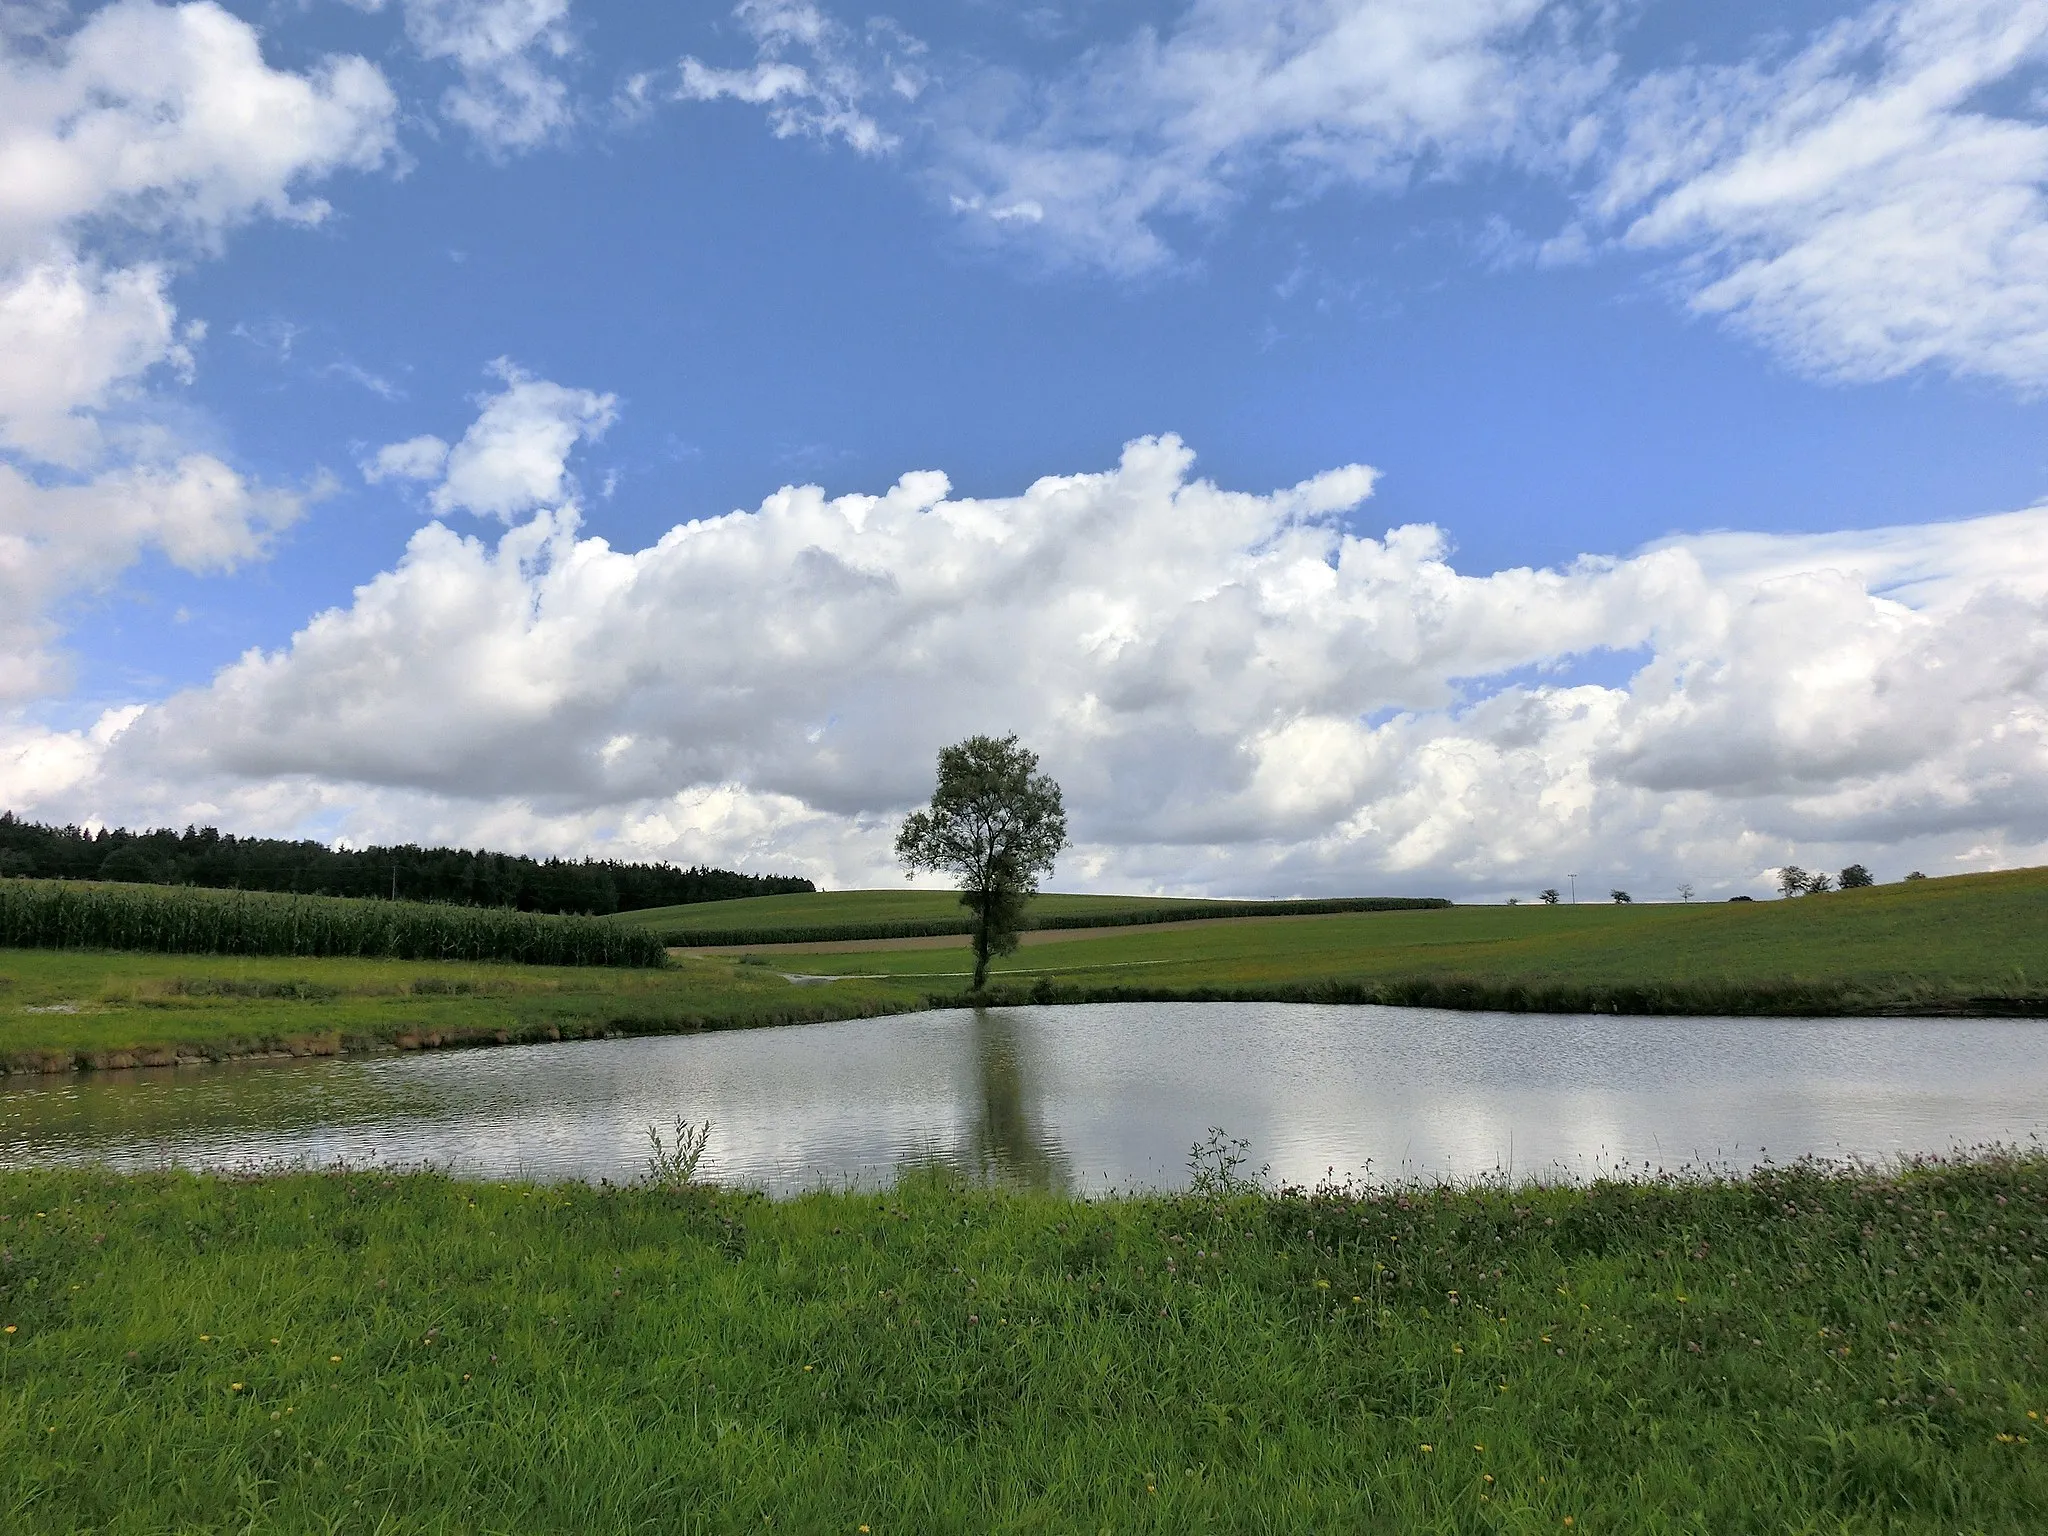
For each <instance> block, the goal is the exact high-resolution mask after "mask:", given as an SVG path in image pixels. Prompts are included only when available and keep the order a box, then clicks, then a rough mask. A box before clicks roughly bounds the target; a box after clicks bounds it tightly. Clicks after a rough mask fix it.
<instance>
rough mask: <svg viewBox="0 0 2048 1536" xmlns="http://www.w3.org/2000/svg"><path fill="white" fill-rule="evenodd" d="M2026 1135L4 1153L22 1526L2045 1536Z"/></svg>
mask: <svg viewBox="0 0 2048 1536" xmlns="http://www.w3.org/2000/svg"><path fill="white" fill-rule="evenodd" d="M2044 1249H2048V1161H2044V1160H2043V1159H2041V1158H2038V1157H2036V1158H2032V1159H2025V1158H2005V1159H1999V1158H1990V1159H1986V1160H1982V1161H1978V1162H1974V1163H1964V1164H1954V1165H1947V1166H1939V1165H1936V1166H1923V1167H1920V1168H1918V1169H1914V1170H1908V1171H1904V1172H1901V1173H1888V1174H1882V1175H1881V1174H1877V1173H1868V1174H1864V1175H1860V1176H1854V1177H1844V1176H1827V1175H1824V1174H1822V1173H1820V1172H1818V1171H1814V1170H1805V1169H1793V1170H1787V1171H1778V1172H1773V1173H1766V1174H1764V1175H1761V1176H1759V1177H1757V1178H1756V1179H1754V1180H1749V1181H1742V1182H1734V1183H1717V1184H1703V1185H1674V1184H1668V1183H1667V1184H1653V1185H1647V1186H1645V1185H1600V1186H1594V1187H1592V1188H1588V1189H1577V1190H1558V1189H1553V1190H1542V1189H1518V1190H1507V1189H1494V1188H1478V1189H1470V1190H1465V1191H1437V1190H1422V1189H1416V1190H1407V1191H1400V1192H1394V1193H1383V1194H1379V1195H1375V1196H1370V1197H1365V1196H1360V1195H1356V1194H1352V1193H1344V1192H1331V1193H1325V1194H1323V1195H1321V1196H1315V1195H1308V1194H1295V1195H1290V1196H1272V1195H1236V1196H1209V1197H1200V1196H1185V1197H1178V1198H1163V1197H1162V1198H1146V1199H1121V1200H1108V1201H1099V1202H1075V1201H1062V1200H1057V1199H1053V1198H1050V1197H1043V1196H1032V1195H1023V1194H994V1193H989V1192H986V1191H979V1190H971V1189H966V1188H959V1187H953V1186H950V1185H949V1184H948V1183H947V1182H946V1181H945V1180H944V1179H943V1177H928V1178H924V1179H913V1180H911V1181H908V1182H906V1183H905V1184H903V1185H902V1186H900V1187H898V1188H897V1189H895V1190H892V1191H891V1192H890V1193H888V1194H886V1195H881V1196H865V1195H818V1196H813V1197H808V1198H803V1199H797V1200H793V1201H787V1202H773V1203H771V1202H765V1201H761V1200H758V1199H750V1198H747V1197H745V1196H741V1195H735V1194H729V1193H726V1194H721V1193H717V1192H712V1191H701V1190H682V1191H663V1190H656V1189H645V1188H640V1189H630V1190H616V1189H604V1188H595V1189H594V1188H590V1187H588V1186H581V1185H567V1186H556V1187H536V1186H531V1185H510V1184H501V1185H489V1184H462V1183H452V1182H449V1181H447V1180H445V1179H442V1178H439V1177H435V1176H432V1175H422V1174H415V1175H404V1176H401V1175H387V1174H383V1173H378V1172H355V1173H349V1172H340V1173H329V1174H296V1175H282V1176H272V1177H254V1178H197V1177H192V1176H188V1175H177V1174H165V1175H148V1176H139V1177H132V1178H121V1177H117V1176H113V1175H109V1174H104V1173H97V1172H78V1171H72V1172H55V1171H51V1172H17V1173H4V1174H0V1253H4V1255H5V1257H4V1260H0V1326H4V1328H5V1332H4V1333H0V1526H4V1528H5V1529H7V1530H8V1531H10V1532H23V1533H28V1532H45V1531H47V1532H60V1531H61V1532H70V1531H79V1530H99V1531H111V1532H156V1531H171V1530H178V1531H229V1530H234V1531H248V1530H263V1531H273V1530H274V1531H293V1532H297V1531H393V1532H396V1531H431V1532H444V1531H445V1532H472V1531H514V1530H520V1531H525V1530H532V1531H624V1530H647V1531H760V1530H782V1531H802V1532H807V1533H808V1532H845V1533H848V1536H855V1533H858V1532H860V1531H862V1530H864V1529H865V1530H868V1531H870V1532H872V1533H874V1536H885V1533H930V1532H971V1533H976V1536H979V1533H983V1532H1027V1531H1028V1532H1038V1531H1045V1532H1055V1531H1056V1532H1066V1531H1087V1532H1094V1531H1101V1530H1111V1531H1131V1532H1145V1531H1159V1532H1165V1531H1249V1532H1276V1533H1277V1532H1294V1531H1360V1532H1365V1531H1371V1532H1380V1531H1385V1532H1488V1533H1491V1532H1506V1533H1544V1536H1555V1533H1558V1532H1563V1531H1570V1532H1572V1533H1573V1536H1578V1533H1589V1536H1590V1533H1621V1532H1627V1533H1635V1532H1653V1533H1674V1536H1675V1533H1699V1536H1721V1533H1726V1532H1752V1531H1753V1532H1766V1531H1770V1532H1812V1533H1820V1532H1830V1533H1834V1532H1840V1533H1850V1532H1926V1533H1928V1536H1934V1533H1943V1536H1946V1533H1950V1532H1958V1531H1961V1532H2013V1533H2018V1532H2027V1531H2038V1530H2041V1529H2044V1528H2048V1438H2044V1433H2043V1429H2044V1426H2043V1418H2042V1416H2043V1414H2044V1413H2048V1368H2044V1362H2043V1358H2042V1347H2043V1344H2044V1343H2048V1340H2044V1339H2043V1337H2042V1332H2041V1330H2042V1329H2043V1328H2044V1327H2048V1313H2044V1308H2043V1306H2042V1302H2041V1298H2040V1296H2039V1294H2037V1293H2038V1292H2039V1290H2040V1289H2041V1288H2043V1287H2048V1262H2044Z"/></svg>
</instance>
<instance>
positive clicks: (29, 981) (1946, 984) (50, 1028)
mask: <svg viewBox="0 0 2048 1536" xmlns="http://www.w3.org/2000/svg"><path fill="white" fill-rule="evenodd" d="M854 894H865V893H854ZM885 894H888V895H891V896H895V895H916V894H923V895H925V896H930V895H932V894H933V893H929V892H927V893H914V892H913V893H885ZM937 894H938V895H941V896H943V895H944V893H937ZM767 899H768V900H774V901H798V902H801V901H808V900H826V899H828V898H822V897H817V898H814V897H789V898H785V897H774V898H767ZM1105 899H1109V898H1105ZM363 905H375V904H374V903H364V904H363ZM716 905H726V904H724V903H720V904H716ZM730 905H733V906H753V905H755V903H754V902H751V901H748V902H735V903H731V904H730ZM842 905H843V906H844V907H846V908H848V909H850V910H852V909H857V908H856V904H854V903H852V902H851V901H848V902H845V903H842ZM457 910H459V909H457ZM547 921H562V920H561V919H548V920H547ZM749 921H752V920H751V919H749ZM1027 939H1028V940H1030V942H1027V943H1026V944H1025V946H1024V947H1023V948H1021V949H1019V950H1018V951H1017V953H1015V954H1014V955H1011V956H1009V957H1007V958H1006V959H1003V960H1001V961H999V962H997V966H996V969H995V972H994V975H993V977H992V993H991V995H992V997H993V999H994V1000H996V1001H999V1002H1001V1001H1008V1002H1026V1001H1031V1000H1034V999H1035V1000H1039V1001H1073V1002H1079V1001H1088V1000H1109V999H1116V998H1247V999H1248V998H1274V999H1282V1000H1286V999H1299V1000H1304V1001H1325V1002H1344V1001H1352V1002H1387V1003H1410V1004H1423V1005H1432V1006H1446V1007H1478V1008H1504V1009H1538V1010H1553V1011H1594V1010H1597V1011H1603V1012H1623V1013H1693V1014H1701V1013H1708V1014H1722V1013H1725V1014H1773V1013H1777V1014H1801V1013H1813V1014H1853V1013H1860V1012H1908V1013H1910V1012H1928V1013H1940V1012H1958V1011H1960V1012H2032V1011H2044V1010H2048V870H2016V871H2011V872H2008V873H2004V874H1994V875H1965V876H1956V877H1953V878H1950V879H1941V880H1917V881H1913V882H1911V883H1910V884H1903V885H1891V886H1880V887H1876V888H1873V889H1869V890H1860V891H1842V892H1835V893H1831V894H1829V895H1825V896H1809V897H1802V898H1800V899H1798V900H1795V901H1776V902H1755V903H1737V904H1728V903H1697V904H1693V905H1689V906H1685V905H1676V906H1648V905H1644V906H1627V907H1624V906H1612V905H1604V904H1603V905H1600V906H1592V905H1582V906H1578V907H1570V906H1560V907H1540V906H1532V907H1454V908H1447V909H1443V910H1437V911H1394V912H1357V913H1340V914H1333V915H1323V916H1307V917H1287V918H1258V919H1229V920H1220V921H1213V922H1203V923H1199V924H1195V925H1192V926H1187V927H1161V926H1158V925H1146V926H1135V927H1129V928H1124V929H1118V930H1117V931H1115V932H1111V933H1106V934H1104V933H1096V934H1084V935H1083V936H1075V937H1069V936H1067V934H1066V933H1064V932H1047V933H1038V934H1033V935H1027ZM914 942H915V943H917V944H920V945H923V946H925V947H909V948H905V947H898V948H886V947H885V948H879V949H878V948H875V947H873V946H872V945H869V946H866V947H862V948H858V949H847V948H843V947H839V948H835V947H834V946H832V945H829V944H828V945H822V946H818V947H813V948H802V947H798V948H787V947H778V948H776V949H774V950H772V951H766V952H763V953H750V952H749V951H747V950H746V949H745V948H744V947H734V948H730V949H726V950H720V951H717V952H714V953H712V954H708V955H707V954H700V955H686V956H678V957H675V958H673V959H672V960H671V962H670V964H669V965H668V966H666V967H665V968H663V969H659V970H655V969H646V968H631V967H600V966H521V965H512V964H502V963H484V962H473V963H472V962H453V961H427V960H420V961H411V960H389V959H354V958H319V957H295V956H272V957H265V956H214V955H178V954H140V953H127V952H119V951H104V950H63V949H0V1069H5V1070H9V1071H22V1070H37V1071H43V1070H52V1069H57V1068H68V1067H72V1066H125V1065H134V1064H137V1063H140V1062H152V1061H170V1060H175V1059H177V1058H179V1057H181V1056H182V1057H214V1056H230V1055H242V1054H250V1053H253V1052H258V1051H277V1050H282V1051H294V1052H301V1053H304V1052H314V1053H329V1052H334V1051H340V1050H357V1049H375V1048H380V1047H392V1046H397V1047H401V1048H403V1047H409V1046H419V1045H456V1044H485V1043H492V1042H503V1041H521V1040H539V1039H559V1038H578V1037H584V1036H591V1035H607V1034H654V1033H673V1032H680V1031H688V1030H696V1029H717V1028H736V1027H745V1026H749V1025H758V1024H787V1023H802V1022H809V1021H816V1020H822V1019H832V1018H850V1017H860V1016H864V1015H868V1014H876V1013H899V1012H905V1011H908V1010H911V1009H915V1008H921V1007H927V1006H934V1005H947V1004H954V1003H959V1002H961V1001H963V1000H964V998H963V989H964V988H965V986H966V984H967V978H968V971H969V966H968V961H967V951H966V949H965V941H964V940H947V939H937V940H919V941H914ZM934 944H936V945H938V946H940V947H930V946H932V945H934ZM949 944H950V945H951V946H952V947H945V946H947V945H949ZM792 975H794V976H799V977H817V976H831V975H837V976H840V977H842V978H844V979H839V980H833V981H828V982H824V983H822V984H819V983H815V982H807V981H791V980H789V979H787V978H788V977H789V976H792Z"/></svg>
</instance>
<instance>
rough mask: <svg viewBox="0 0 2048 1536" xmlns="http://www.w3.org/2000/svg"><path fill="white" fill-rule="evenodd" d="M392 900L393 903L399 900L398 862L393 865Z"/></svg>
mask: <svg viewBox="0 0 2048 1536" xmlns="http://www.w3.org/2000/svg"><path fill="white" fill-rule="evenodd" d="M391 899H392V900H393V901H396V900H398V864H397V861H396V860H394V861H393V862H392V865H391Z"/></svg>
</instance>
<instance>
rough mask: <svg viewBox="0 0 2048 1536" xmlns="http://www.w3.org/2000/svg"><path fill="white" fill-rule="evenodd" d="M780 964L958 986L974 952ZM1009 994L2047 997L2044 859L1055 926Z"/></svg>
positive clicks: (1718, 1007)
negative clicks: (1855, 876)
mask: <svg viewBox="0 0 2048 1536" xmlns="http://www.w3.org/2000/svg"><path fill="white" fill-rule="evenodd" d="M777 964H779V965H786V966H790V967H792V968H794V967H797V966H801V967H802V968H803V969H804V970H807V971H816V972H820V973H827V972H830V973H873V972H879V973H883V974H886V975H888V976H891V977H895V978H900V979H903V980H905V981H913V982H917V983H921V984H923V985H927V986H931V987H935V988H939V987H957V986H959V985H961V982H960V979H959V978H960V976H961V975H962V973H963V972H965V971H966V969H967V963H966V958H965V951H964V950H952V949H940V950H930V949H926V950H897V951H884V952H875V951H866V952H860V953H839V954H833V953H829V952H818V953H809V952H802V951H798V952H791V953H784V954H780V955H778V956H777ZM994 983H995V985H996V986H998V987H1005V986H1006V987H1007V988H1009V989H1010V994H1011V995H1012V996H1017V995H1022V993H1023V992H1024V989H1027V988H1030V987H1034V986H1036V987H1039V988H1040V989H1041V993H1042V994H1043V993H1045V992H1050V993H1051V994H1053V995H1056V996H1058V997H1061V998H1070V999H1079V998H1087V997H1105V996H1119V995H1121V996H1204V995H1206V996H1219V997H1228V996H1235V997H1290V996H1293V997H1306V998H1327V999H1345V998H1350V999H1356V1000H1384V1001H1396V1002H1414V1003H1441V1004H1447V1005H1453V1006H1456V1005H1470V1006H1491V1007H1508V1008H1525V1007H1534V1008H1566V1009H1572V1008H1597V1009H1614V1008H1619V1009H1621V1010H1623V1011H1627V1012H1675V1013H1698V1012H1715V1013H1721V1012H1733V1013H1754V1012H1766V1013H1768V1012H1802V1011H1814V1012H1843V1011H1854V1010H1856V1009H1859V1008H1873V1009H1888V1008H1891V1009H1914V1008H1930V1009H1945V1008H1954V1007H1999V1006H2008V1005H2010V1006H2020V1007H2026V1006H2036V1005H2041V1004H2044V1003H2048V869H2027V870H2013V871H2007V872H2005V873H2000V874H1989V875H1962V876H1955V877H1952V878H1948V879H1940V880H1916V881H1912V882H1909V883H1905V884H1899V885H1889V886H1878V887H1873V888H1870V889H1867V890H1857V891H1841V892H1835V893H1832V894H1829V895H1825V896H1813V897H1802V898H1800V899H1798V900H1795V901H1773V902H1754V903H1751V902H1740V903H1725V902H1716V903H1704V902H1702V903H1694V904H1690V905H1669V906H1648V905H1644V906H1614V905H1608V904H1602V905H1599V906H1593V905H1583V906H1577V907H1570V906H1557V907H1544V906H1528V907H1456V908H1451V909H1448V910H1442V911H1432V912H1376V913H1363V914H1345V915H1338V916H1329V917H1302V918H1289V919H1282V920H1274V921H1266V920H1260V921H1253V922H1238V923H1217V924H1214V925H1204V926H1202V927H1199V928H1186V929H1177V930H1171V931H1163V932H1162V931H1158V930H1147V929H1142V928H1139V929H1133V930H1131V931H1130V932H1128V933H1118V934H1113V935H1107V936H1102V937H1094V938H1086V939H1073V940H1066V941H1059V940H1052V941H1048V942H1046V943H1043V944H1034V945H1030V946H1027V947H1025V948H1023V949H1020V950H1018V951H1017V952H1016V953H1015V954H1013V955H1011V956H1009V957H1008V958H1006V959H1004V960H1001V961H999V962H997V965H996V968H995V972H994Z"/></svg>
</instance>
